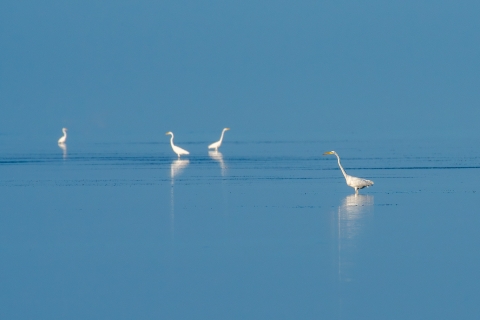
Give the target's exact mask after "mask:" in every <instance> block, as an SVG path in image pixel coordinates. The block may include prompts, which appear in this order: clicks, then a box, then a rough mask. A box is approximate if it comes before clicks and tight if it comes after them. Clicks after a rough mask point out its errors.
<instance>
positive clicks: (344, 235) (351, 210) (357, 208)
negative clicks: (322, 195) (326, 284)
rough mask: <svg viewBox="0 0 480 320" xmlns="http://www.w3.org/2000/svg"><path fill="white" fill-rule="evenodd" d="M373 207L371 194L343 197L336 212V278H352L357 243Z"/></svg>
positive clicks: (348, 279)
mask: <svg viewBox="0 0 480 320" xmlns="http://www.w3.org/2000/svg"><path fill="white" fill-rule="evenodd" d="M373 208H374V196H373V195H360V194H352V195H349V196H347V197H345V198H344V199H343V201H342V204H341V205H340V206H339V207H338V212H337V240H338V278H339V281H340V282H349V281H351V280H352V275H351V272H352V270H353V267H354V264H355V263H354V261H355V257H356V255H357V254H358V243H359V241H360V237H361V234H362V232H363V230H364V229H365V226H366V224H367V221H368V218H369V217H371V216H372V214H373Z"/></svg>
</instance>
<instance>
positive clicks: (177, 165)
mask: <svg viewBox="0 0 480 320" xmlns="http://www.w3.org/2000/svg"><path fill="white" fill-rule="evenodd" d="M189 162H190V160H180V159H177V160H174V161H172V164H171V165H170V179H171V187H170V234H171V235H172V240H173V238H174V234H175V194H174V190H175V177H177V176H178V175H180V174H181V173H182V172H183V170H184V169H185V168H186V167H187V166H188V164H189Z"/></svg>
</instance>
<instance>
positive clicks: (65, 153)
mask: <svg viewBox="0 0 480 320" xmlns="http://www.w3.org/2000/svg"><path fill="white" fill-rule="evenodd" d="M58 147H59V148H60V149H62V153H63V159H64V160H65V159H67V145H66V144H65V143H59V144H58Z"/></svg>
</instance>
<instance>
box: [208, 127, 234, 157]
mask: <svg viewBox="0 0 480 320" xmlns="http://www.w3.org/2000/svg"><path fill="white" fill-rule="evenodd" d="M228 130H230V128H224V129H223V130H222V135H221V136H220V140H218V141H217V142H214V143H212V144H211V145H209V146H208V149H215V150H216V151H218V148H220V146H221V145H222V140H223V135H224V134H225V131H228Z"/></svg>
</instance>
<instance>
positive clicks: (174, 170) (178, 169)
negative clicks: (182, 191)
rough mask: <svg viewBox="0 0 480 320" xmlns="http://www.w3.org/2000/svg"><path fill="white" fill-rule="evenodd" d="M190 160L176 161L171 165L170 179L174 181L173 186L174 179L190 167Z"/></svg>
mask: <svg viewBox="0 0 480 320" xmlns="http://www.w3.org/2000/svg"><path fill="white" fill-rule="evenodd" d="M189 162H190V161H189V160H180V159H178V160H174V161H173V162H172V164H171V165H170V178H171V179H172V185H173V179H174V178H175V176H177V175H179V174H180V173H182V171H183V169H185V167H186V166H188V163H189Z"/></svg>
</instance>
